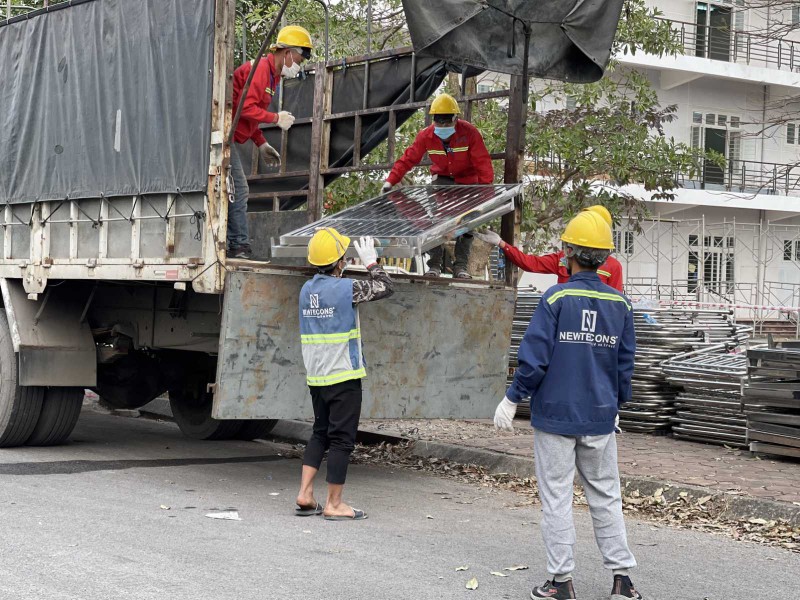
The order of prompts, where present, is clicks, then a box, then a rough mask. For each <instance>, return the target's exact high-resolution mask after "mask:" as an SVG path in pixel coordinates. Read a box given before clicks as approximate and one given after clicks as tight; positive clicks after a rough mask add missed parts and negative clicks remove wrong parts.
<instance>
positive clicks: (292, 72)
mask: <svg viewBox="0 0 800 600" xmlns="http://www.w3.org/2000/svg"><path fill="white" fill-rule="evenodd" d="M301 68H302V67H300V65H299V64H298V63H294V64H292V66H291V67H287V66H286V65H283V68H282V69H281V75H283V77H285V78H286V79H294V78H295V77H297V75H298V74H299V73H300V69H301Z"/></svg>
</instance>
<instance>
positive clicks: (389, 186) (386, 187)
mask: <svg viewBox="0 0 800 600" xmlns="http://www.w3.org/2000/svg"><path fill="white" fill-rule="evenodd" d="M393 187H394V186H393V185H392V184H391V183H389V182H388V181H384V182H383V187H382V188H381V194H385V193H386V192H391V191H392V188H393Z"/></svg>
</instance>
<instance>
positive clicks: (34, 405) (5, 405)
mask: <svg viewBox="0 0 800 600" xmlns="http://www.w3.org/2000/svg"><path fill="white" fill-rule="evenodd" d="M43 394H44V388H41V387H38V386H37V387H23V386H20V385H19V384H18V383H17V355H16V354H15V352H14V344H13V342H12V341H11V331H10V330H9V328H8V319H7V318H6V312H5V310H3V309H2V307H0V448H12V447H14V446H21V445H22V444H24V443H25V442H26V441H27V439H28V437H30V435H31V432H32V431H33V428H34V427H36V422H37V421H38V420H39V413H40V412H41V410H42V396H43Z"/></svg>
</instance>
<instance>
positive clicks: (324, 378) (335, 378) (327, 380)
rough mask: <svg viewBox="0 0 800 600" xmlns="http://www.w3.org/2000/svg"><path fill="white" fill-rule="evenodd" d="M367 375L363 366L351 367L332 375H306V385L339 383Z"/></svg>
mask: <svg viewBox="0 0 800 600" xmlns="http://www.w3.org/2000/svg"><path fill="white" fill-rule="evenodd" d="M366 376H367V370H366V369H364V368H363V367H362V368H361V369H353V370H352V371H340V372H339V373H334V374H333V375H320V376H317V377H311V376H308V377H306V383H308V385H333V384H334V383H341V382H342V381H347V380H348V379H359V378H361V377H366Z"/></svg>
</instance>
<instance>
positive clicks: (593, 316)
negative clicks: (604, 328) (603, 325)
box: [581, 310, 597, 333]
mask: <svg viewBox="0 0 800 600" xmlns="http://www.w3.org/2000/svg"><path fill="white" fill-rule="evenodd" d="M595 327H597V311H596V310H584V311H583V316H582V318H581V331H590V332H592V333H594V328H595Z"/></svg>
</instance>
